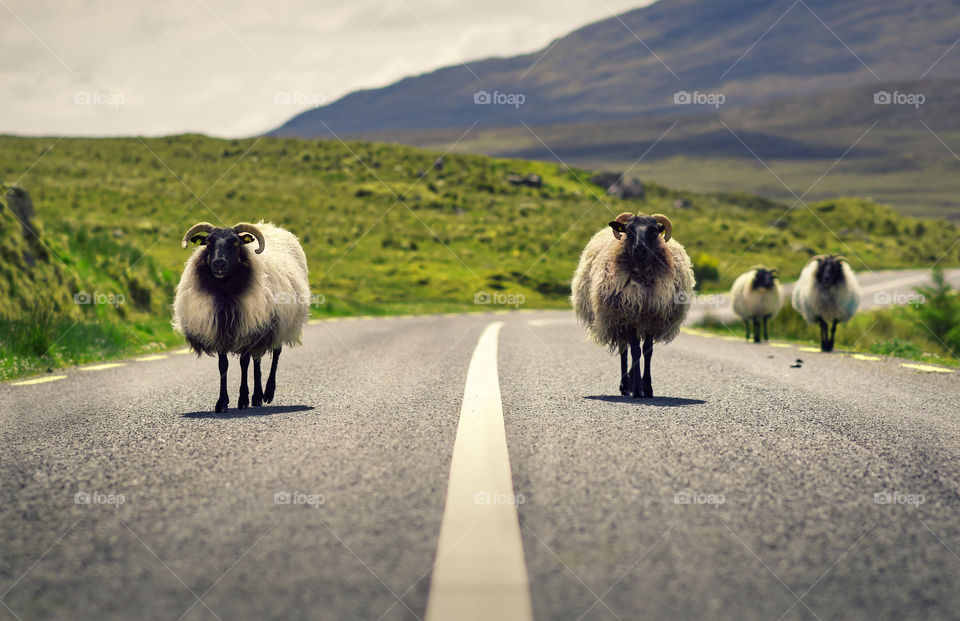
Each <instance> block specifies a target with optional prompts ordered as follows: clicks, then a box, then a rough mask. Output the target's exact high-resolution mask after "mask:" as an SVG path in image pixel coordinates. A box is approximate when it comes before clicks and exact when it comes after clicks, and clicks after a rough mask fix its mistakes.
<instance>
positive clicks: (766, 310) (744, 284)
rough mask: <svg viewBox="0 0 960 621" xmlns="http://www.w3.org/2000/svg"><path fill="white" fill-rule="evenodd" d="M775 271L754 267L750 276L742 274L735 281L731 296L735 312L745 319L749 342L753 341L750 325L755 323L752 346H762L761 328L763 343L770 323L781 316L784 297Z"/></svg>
mask: <svg viewBox="0 0 960 621" xmlns="http://www.w3.org/2000/svg"><path fill="white" fill-rule="evenodd" d="M777 276H778V273H777V270H775V269H770V268H768V267H764V266H763V265H755V266H753V267H751V268H750V270H749V271H748V272H745V273H743V274H740V276H738V277H737V279H736V280H735V281H733V288H732V289H731V290H730V295H731V297H732V298H733V312H734V313H736V314H737V316H738V317H740V318H741V319H743V323H744V324H746V326H747V340H750V324H751V323H753V342H754V343H759V342H760V324H761V322H762V324H763V340H767V339H769V338H770V337H769V336H767V320H769V319H770V318H772V317H774V316H775V315H776V314H777V313H779V312H780V307H781V306H783V295H782V292H781V290H780V281H779V280H778V279H777Z"/></svg>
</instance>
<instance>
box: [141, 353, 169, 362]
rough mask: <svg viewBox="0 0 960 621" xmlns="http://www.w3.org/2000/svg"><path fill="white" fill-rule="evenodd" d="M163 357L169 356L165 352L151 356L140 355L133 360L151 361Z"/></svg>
mask: <svg viewBox="0 0 960 621" xmlns="http://www.w3.org/2000/svg"><path fill="white" fill-rule="evenodd" d="M164 358H169V356H168V355H167V354H155V355H153V356H142V357H140V358H134V359H133V361H134V362H153V361H154V360H163V359H164Z"/></svg>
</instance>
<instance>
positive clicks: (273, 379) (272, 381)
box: [263, 347, 283, 403]
mask: <svg viewBox="0 0 960 621" xmlns="http://www.w3.org/2000/svg"><path fill="white" fill-rule="evenodd" d="M281 349H283V348H282V347H278V348H276V349H275V350H273V357H272V358H271V360H270V377H268V378H267V389H266V390H264V391H263V402H264V403H272V402H273V393H274V391H275V390H276V388H277V363H278V362H280V350H281Z"/></svg>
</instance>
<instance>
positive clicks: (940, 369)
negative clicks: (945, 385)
mask: <svg viewBox="0 0 960 621" xmlns="http://www.w3.org/2000/svg"><path fill="white" fill-rule="evenodd" d="M900 366H901V367H906V368H908V369H915V370H917V371H924V372H926V373H953V369H945V368H943V367H935V366H933V365H929V364H912V363H909V362H902V363H900Z"/></svg>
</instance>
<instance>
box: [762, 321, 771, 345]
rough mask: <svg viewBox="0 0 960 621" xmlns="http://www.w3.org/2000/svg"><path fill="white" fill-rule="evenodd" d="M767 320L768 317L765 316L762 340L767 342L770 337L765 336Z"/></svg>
mask: <svg viewBox="0 0 960 621" xmlns="http://www.w3.org/2000/svg"><path fill="white" fill-rule="evenodd" d="M767 319H770V315H766V316H765V317H764V318H763V340H765V341H769V340H770V336H769V335H768V334H767Z"/></svg>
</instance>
